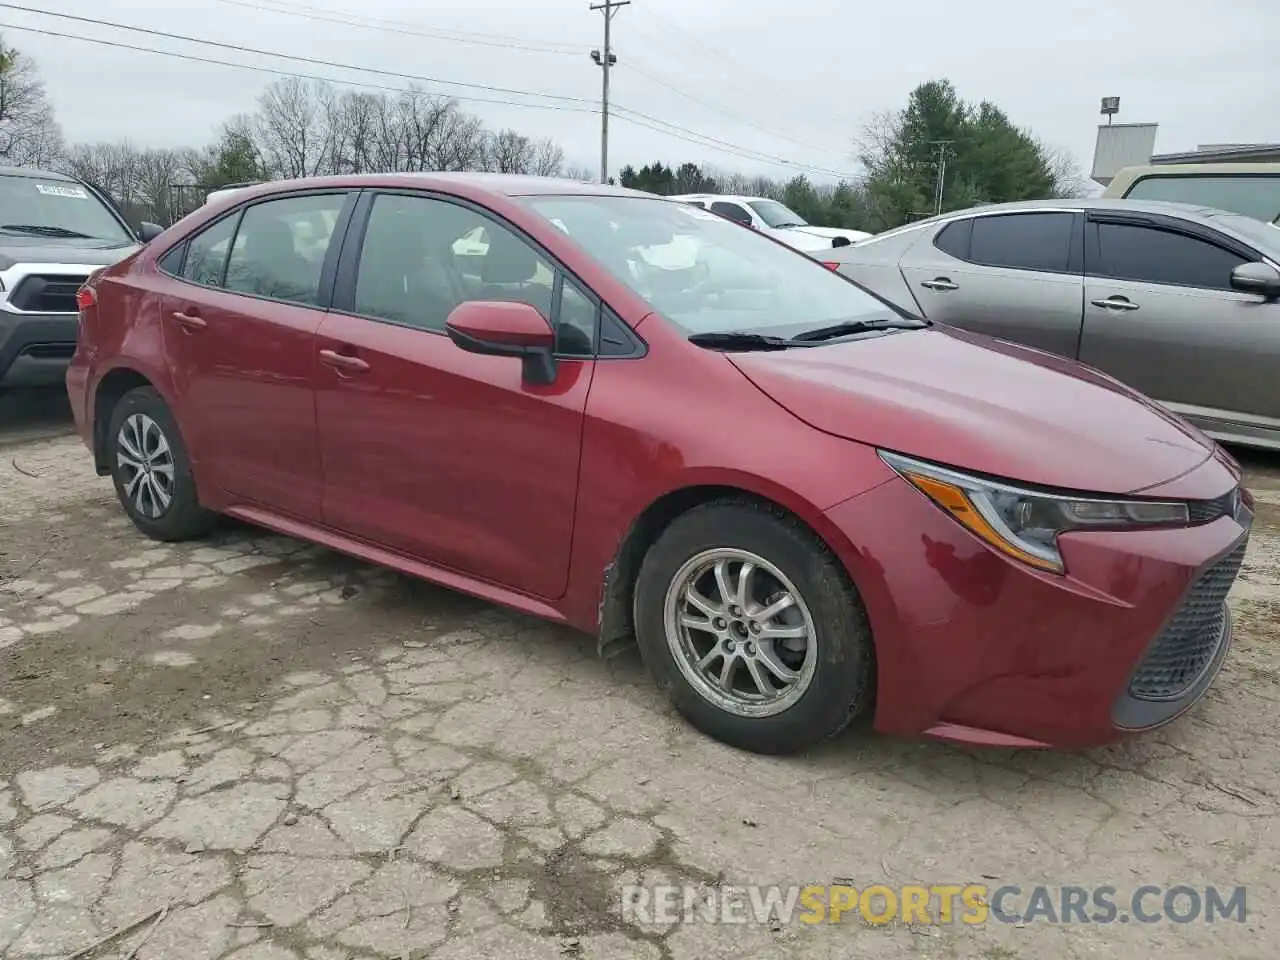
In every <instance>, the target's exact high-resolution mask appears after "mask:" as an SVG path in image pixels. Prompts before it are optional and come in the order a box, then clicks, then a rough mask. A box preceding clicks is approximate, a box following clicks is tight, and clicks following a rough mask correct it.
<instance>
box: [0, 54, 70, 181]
mask: <svg viewBox="0 0 1280 960" xmlns="http://www.w3.org/2000/svg"><path fill="white" fill-rule="evenodd" d="M61 148H62V134H61V132H60V131H59V129H58V125H57V122H56V121H55V120H54V116H53V108H52V107H51V106H50V105H49V101H48V98H47V97H46V96H45V91H44V83H43V82H42V81H41V80H40V75H39V72H38V71H37V69H36V65H35V63H34V62H33V61H32V60H31V59H30V58H29V57H27V56H26V54H24V53H21V52H20V51H18V50H16V49H14V48H13V47H10V46H7V45H6V44H5V43H4V39H3V38H2V37H0V159H3V160H4V161H5V162H7V163H11V164H15V165H27V166H36V165H39V166H44V165H49V164H51V163H53V162H54V161H55V160H56V159H57V156H58V154H60V153H61Z"/></svg>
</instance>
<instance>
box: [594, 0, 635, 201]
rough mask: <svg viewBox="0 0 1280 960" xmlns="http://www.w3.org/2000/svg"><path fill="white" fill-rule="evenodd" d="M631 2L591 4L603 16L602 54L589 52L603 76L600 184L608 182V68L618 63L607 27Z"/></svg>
mask: <svg viewBox="0 0 1280 960" xmlns="http://www.w3.org/2000/svg"><path fill="white" fill-rule="evenodd" d="M630 5H631V0H604V2H603V3H593V4H592V5H591V9H592V10H599V11H601V12H602V13H603V14H604V52H603V53H601V52H600V51H599V50H592V51H591V59H592V60H594V61H595V62H596V64H597V65H598V66H599V67H600V69H601V72H602V73H603V75H604V80H603V84H602V87H601V91H600V182H601V183H608V182H609V68H610V67H611V66H613V65H614V64H615V63H617V62H618V58H617V57H616V56H614V53H613V45H612V44H611V42H610V37H609V25H610V24H611V23H612V22H613V15H614V14H615V13H617V12H618V10H620V9H621V8H622V7H629V6H630Z"/></svg>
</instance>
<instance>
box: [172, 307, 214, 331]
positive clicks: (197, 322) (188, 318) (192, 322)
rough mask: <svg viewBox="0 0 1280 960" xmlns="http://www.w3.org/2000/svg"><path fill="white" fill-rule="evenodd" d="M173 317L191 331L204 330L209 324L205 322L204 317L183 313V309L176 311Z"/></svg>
mask: <svg viewBox="0 0 1280 960" xmlns="http://www.w3.org/2000/svg"><path fill="white" fill-rule="evenodd" d="M173 319H174V320H176V321H177V322H178V323H179V324H180V325H181V326H182V328H183V329H184V330H187V331H189V332H194V331H196V330H203V329H204V328H205V327H207V326H208V324H207V323H205V322H204V320H203V319H202V318H200V317H197V316H195V315H193V314H190V313H183V312H182V311H181V310H178V311H175V312H174V313H173Z"/></svg>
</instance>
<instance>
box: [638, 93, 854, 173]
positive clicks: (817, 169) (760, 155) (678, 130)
mask: <svg viewBox="0 0 1280 960" xmlns="http://www.w3.org/2000/svg"><path fill="white" fill-rule="evenodd" d="M616 109H617V110H618V111H619V112H620V113H626V114H630V115H631V116H632V117H638V118H639V119H641V120H646V121H648V122H649V123H653V124H658V125H659V126H661V127H665V128H667V130H668V131H671V132H672V133H673V135H675V134H684V135H685V137H686V138H687V137H697V138H699V139H700V140H702V141H705V142H704V143H703V146H708V145H714V146H717V147H722V148H724V149H726V150H728V151H729V152H731V153H737V154H738V156H742V157H746V156H748V154H753V155H754V156H752V157H749V159H756V160H766V161H768V162H770V163H774V164H777V165H778V166H782V167H794V168H796V169H805V170H809V171H812V172H814V173H820V174H822V175H824V176H830V177H839V178H840V179H844V180H848V179H852V178H853V174H851V173H848V172H843V171H840V170H833V169H831V168H830V167H821V166H818V165H817V164H812V163H801V162H799V161H796V160H788V159H787V158H785V157H777V156H774V155H772V154H768V153H764V152H763V151H760V150H753V149H751V148H750V147H740V146H738V145H737V144H735V143H731V142H729V141H728V140H721V139H720V138H719V137H713V136H711V135H710V134H708V133H698V132H697V131H696V130H690V129H689V128H688V127H682V126H680V125H679V124H675V123H671V122H669V121H667V120H662V119H660V118H658V117H654V116H650V115H649V114H647V113H641V112H640V111H639V110H632V109H631V108H630V107H626V106H623V105H622V104H618V105H617V106H616Z"/></svg>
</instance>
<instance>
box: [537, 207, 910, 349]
mask: <svg viewBox="0 0 1280 960" xmlns="http://www.w3.org/2000/svg"><path fill="white" fill-rule="evenodd" d="M524 202H525V203H526V204H528V205H529V206H530V207H532V208H533V209H534V210H535V211H536V212H537V213H538V214H539V215H541V216H542V217H544V218H545V219H547V220H548V221H551V222H553V223H555V224H556V226H557V227H558V228H559V229H561V230H563V231H564V232H565V233H567V234H568V235H569V236H570V237H572V238H573V239H574V240H575V241H576V242H577V243H578V245H579V246H580V247H581V248H582V249H583V250H584V251H585V252H587V253H589V254H590V255H591V256H592V257H594V258H595V259H596V260H597V261H599V263H600V264H601V265H602V266H603V267H604V268H605V269H606V270H608V271H609V272H610V273H612V274H613V275H614V276H615V277H617V278H618V280H620V281H621V282H622V283H624V284H626V285H627V286H628V287H630V288H631V289H632V290H634V291H635V292H636V293H637V294H639V295H640V296H641V297H643V298H644V299H645V300H646V301H648V302H649V303H650V304H651V305H652V306H653V308H654V310H656V311H657V312H658V313H661V314H662V315H663V316H664V317H666V318H667V319H668V320H669V321H671V322H672V323H674V324H675V325H676V326H678V327H679V328H680V329H681V330H683V331H684V332H685V333H688V334H699V333H727V332H749V333H764V332H768V333H769V334H771V335H784V334H790V335H794V334H798V333H802V332H804V331H807V330H815V329H819V328H822V327H828V326H833V325H836V324H841V323H846V322H851V321H857V320H874V319H883V318H890V319H896V318H897V317H898V314H896V313H895V312H894V311H893V310H892V309H891V308H890V307H888V306H887V305H885V304H884V303H882V302H881V301H879V300H877V299H876V298H875V297H873V296H871V295H870V294H869V293H866V292H864V291H863V290H861V289H860V288H859V287H857V286H855V285H854V284H852V283H851V282H849V281H848V280H846V279H844V278H843V277H841V276H840V275H839V274H837V273H835V272H833V271H831V270H829V269H827V268H826V267H824V266H823V265H822V264H820V263H818V261H816V260H813V259H811V258H810V257H807V256H805V255H804V254H802V253H799V252H797V251H795V250H792V249H790V248H789V247H786V246H783V245H782V244H780V243H777V242H775V241H773V240H770V239H768V238H767V237H764V236H761V235H760V234H758V233H755V232H753V231H751V230H744V229H743V228H742V227H741V226H739V225H738V224H736V223H731V222H730V221H728V220H725V219H724V218H722V217H719V216H717V215H716V214H714V213H710V212H708V211H706V210H699V209H698V208H697V207H691V206H688V205H687V204H683V203H678V202H672V201H668V200H661V199H657V198H653V199H647V198H644V197H611V196H569V197H566V196H542V197H526V198H524Z"/></svg>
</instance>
